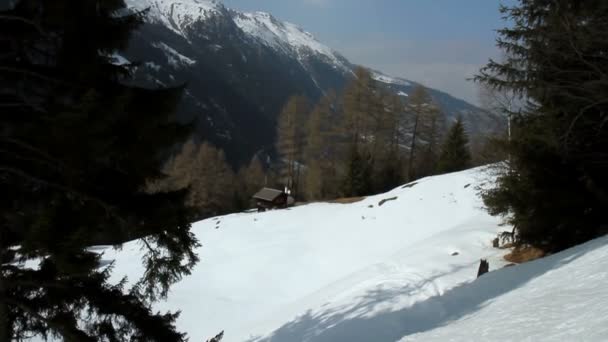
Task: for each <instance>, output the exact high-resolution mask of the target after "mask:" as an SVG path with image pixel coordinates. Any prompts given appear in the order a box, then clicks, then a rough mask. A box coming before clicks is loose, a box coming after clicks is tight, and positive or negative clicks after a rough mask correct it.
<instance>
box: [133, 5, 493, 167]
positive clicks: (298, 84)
mask: <svg viewBox="0 0 608 342" xmlns="http://www.w3.org/2000/svg"><path fill="white" fill-rule="evenodd" d="M126 3H127V5H128V6H129V7H130V8H131V9H132V10H134V11H143V10H146V11H147V15H146V24H145V25H143V27H141V28H140V30H139V31H138V32H137V34H135V35H134V36H133V38H132V43H131V47H130V48H129V50H128V51H127V52H126V53H125V55H124V56H121V58H126V60H129V61H132V62H138V63H139V64H138V65H139V66H138V69H137V72H136V80H137V83H139V84H140V85H144V86H171V85H181V84H184V83H186V84H187V89H186V92H185V97H184V101H182V102H183V103H182V105H181V108H180V113H181V115H182V117H183V119H184V120H189V119H197V121H198V124H197V126H198V134H197V135H198V136H199V137H201V138H202V139H205V140H210V141H211V142H213V143H215V144H217V145H220V146H222V147H223V148H224V149H225V150H226V151H227V155H228V156H229V159H230V160H231V161H233V162H234V163H239V162H242V161H247V160H248V159H249V158H251V155H253V154H254V153H256V152H258V151H260V150H267V151H268V150H271V149H272V146H273V144H274V134H275V132H274V129H275V120H276V117H277V115H278V113H279V111H280V109H281V107H282V106H283V105H284V103H285V102H286V100H287V99H288V97H289V96H291V95H295V94H303V95H306V96H307V97H308V98H310V99H311V100H312V101H316V100H317V99H318V98H319V97H321V96H322V95H323V94H324V93H325V92H327V91H328V90H330V89H333V90H336V91H340V90H341V89H343V87H344V86H345V84H346V83H347V82H348V81H349V79H350V78H351V77H353V70H354V68H355V65H353V64H351V63H350V62H349V61H348V60H347V59H346V58H345V57H343V56H342V55H340V54H339V53H338V52H336V51H334V50H333V49H331V48H330V47H328V46H326V45H324V44H323V43H321V42H319V41H318V40H317V39H315V37H314V36H313V35H312V34H310V33H308V32H306V31H305V30H303V29H302V28H300V27H298V26H297V25H295V24H292V23H288V22H284V21H281V20H278V19H276V18H275V17H273V16H272V15H270V14H268V13H264V12H253V13H244V12H239V11H235V10H233V9H229V8H226V7H225V6H224V5H223V4H222V3H221V2H219V1H216V0H126ZM374 78H375V79H376V80H377V81H378V82H379V84H381V85H383V86H384V87H386V88H387V89H391V90H393V91H394V92H395V93H396V94H399V95H401V96H404V97H406V96H407V95H408V94H409V93H410V92H411V90H412V88H413V87H414V86H416V85H417V83H416V82H413V81H409V80H404V79H400V78H394V77H390V76H388V75H384V74H382V73H381V72H376V71H374ZM431 95H432V96H433V97H434V98H435V100H436V101H437V102H438V103H439V104H440V106H441V107H442V108H443V111H444V112H445V113H446V115H447V116H448V117H449V118H455V117H457V116H462V117H463V118H464V120H465V123H467V124H468V128H469V131H470V133H471V134H472V135H475V134H477V133H480V132H486V131H489V130H493V129H495V128H496V127H500V125H501V124H502V123H501V120H500V119H499V118H497V117H493V116H491V115H489V113H486V112H484V111H483V110H481V109H479V108H477V107H475V106H473V105H471V104H469V103H467V102H465V101H462V100H459V99H456V98H454V97H452V96H450V95H448V94H446V93H442V92H440V91H436V90H432V89H431Z"/></svg>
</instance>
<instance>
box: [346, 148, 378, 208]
mask: <svg viewBox="0 0 608 342" xmlns="http://www.w3.org/2000/svg"><path fill="white" fill-rule="evenodd" d="M370 165H371V163H370V162H369V161H367V160H365V157H364V156H362V155H361V154H360V153H359V151H357V149H355V148H353V149H352V150H351V153H350V156H349V158H348V165H347V168H346V170H347V173H346V177H345V178H344V183H343V194H344V196H346V197H358V196H366V195H369V194H370V192H371V176H372V175H371V167H370Z"/></svg>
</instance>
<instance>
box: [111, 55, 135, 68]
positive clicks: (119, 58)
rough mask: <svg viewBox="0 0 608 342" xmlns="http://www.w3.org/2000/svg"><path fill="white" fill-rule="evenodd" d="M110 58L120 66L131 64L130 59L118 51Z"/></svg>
mask: <svg viewBox="0 0 608 342" xmlns="http://www.w3.org/2000/svg"><path fill="white" fill-rule="evenodd" d="M110 59H111V63H112V64H114V65H118V66H121V65H128V64H131V62H129V60H128V59H126V58H125V57H124V56H122V55H121V54H119V53H116V52H115V53H113V54H112V55H111V56H110Z"/></svg>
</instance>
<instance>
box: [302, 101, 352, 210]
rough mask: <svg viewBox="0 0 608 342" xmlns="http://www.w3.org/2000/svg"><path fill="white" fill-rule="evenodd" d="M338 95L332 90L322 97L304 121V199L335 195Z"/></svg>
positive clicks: (339, 141) (338, 152)
mask: <svg viewBox="0 0 608 342" xmlns="http://www.w3.org/2000/svg"><path fill="white" fill-rule="evenodd" d="M338 110H339V109H338V98H337V95H336V93H335V92H334V91H329V92H328V93H327V94H326V95H325V96H323V97H322V98H321V99H320V101H319V103H318V104H317V105H316V106H315V108H314V109H313V111H312V112H311V114H310V116H309V118H308V122H307V124H306V139H305V147H304V160H305V164H306V173H305V182H304V193H305V195H306V198H307V199H308V200H318V199H323V198H327V197H335V196H337V195H338V194H337V192H338V189H337V187H336V186H335V184H336V183H337V182H338V171H337V170H336V169H337V168H339V166H338V165H339V164H340V163H341V161H342V159H343V158H341V156H340V143H341V140H342V137H343V135H341V134H343V132H340V130H341V129H340V127H338V123H339V119H340V118H339V117H338Z"/></svg>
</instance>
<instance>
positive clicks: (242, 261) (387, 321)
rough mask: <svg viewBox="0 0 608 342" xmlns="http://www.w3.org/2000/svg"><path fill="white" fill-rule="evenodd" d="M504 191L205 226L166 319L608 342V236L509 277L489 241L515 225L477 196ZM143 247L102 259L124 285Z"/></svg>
mask: <svg viewBox="0 0 608 342" xmlns="http://www.w3.org/2000/svg"><path fill="white" fill-rule="evenodd" d="M492 181H493V179H492V176H491V175H490V173H489V172H488V171H487V169H485V168H477V169H472V170H468V171H463V172H459V173H453V174H448V175H442V176H436V177H429V178H425V179H422V180H419V181H417V182H415V183H412V184H408V185H405V186H401V187H398V188H396V189H394V190H392V191H389V192H387V193H385V194H381V195H377V196H371V197H368V198H366V199H364V200H362V201H360V202H356V203H352V204H331V203H314V204H308V205H304V206H299V207H294V208H290V209H286V210H276V211H270V212H265V213H256V212H250V213H240V214H233V215H228V216H223V217H216V218H212V219H208V220H204V221H201V222H198V223H196V224H194V226H193V228H192V229H193V232H194V233H195V234H196V235H197V237H198V238H199V239H200V241H201V242H202V244H203V247H201V248H200V249H199V250H198V253H199V256H200V257H201V262H200V263H199V264H198V265H197V266H196V267H195V269H194V270H193V272H192V275H191V276H189V277H187V278H185V279H184V280H183V281H181V282H180V283H178V284H176V285H175V286H174V287H173V288H172V291H171V293H170V295H169V298H168V300H167V301H166V302H161V303H158V304H157V305H156V306H155V309H158V310H161V311H164V310H181V316H180V317H179V319H178V321H177V326H178V328H179V329H181V330H183V331H186V332H188V334H189V336H190V340H191V341H204V340H206V339H208V338H210V337H212V336H215V334H217V333H219V332H220V331H222V330H224V331H225V336H224V340H223V341H227V342H230V341H250V342H254V341H272V342H277V341H286V342H290V341H307V342H329V341H345V342H346V341H348V342H352V341H403V342H405V341H450V340H451V341H470V340H514V341H520V340H528V341H542V340H552V341H564V340H566V341H567V340H585V341H600V340H608V326H607V325H606V324H605V317H608V286H606V285H607V283H608V271H606V270H605V265H606V264H607V263H608V238H602V239H598V240H595V241H592V242H589V243H587V244H585V245H582V246H578V247H576V248H573V249H570V250H568V251H565V252H562V253H559V254H555V255H553V256H550V257H547V258H544V259H540V260H537V261H534V262H530V263H527V264H523V265H519V266H515V267H508V268H503V267H504V266H505V263H506V262H505V261H504V259H503V258H502V257H503V255H504V253H506V252H507V251H506V250H500V249H495V248H492V246H491V240H492V239H493V238H494V237H495V236H496V233H497V232H499V231H504V230H510V227H503V226H501V225H500V221H499V220H498V219H497V218H495V217H491V216H489V215H488V214H487V213H486V212H485V211H484V209H483V207H482V202H481V200H480V198H479V196H478V191H479V189H480V188H484V187H487V186H489V185H491V184H492ZM141 247H142V246H140V245H139V243H138V242H131V243H128V244H126V245H125V246H124V248H123V249H122V250H119V251H116V250H113V249H111V248H106V249H104V247H100V250H103V253H104V255H103V259H104V264H107V263H108V262H110V261H115V262H116V264H115V270H114V280H118V279H119V278H121V277H122V276H123V275H128V276H130V277H132V278H133V279H136V278H137V276H138V275H139V274H141V272H142V269H141V260H140V256H141ZM480 258H484V259H487V260H488V261H489V263H490V270H491V271H492V272H490V273H488V274H486V275H484V276H482V277H481V278H479V279H477V280H475V277H476V272H477V267H478V264H479V259H480Z"/></svg>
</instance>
